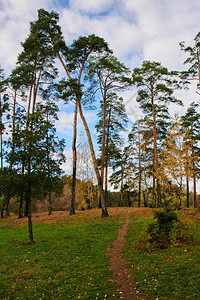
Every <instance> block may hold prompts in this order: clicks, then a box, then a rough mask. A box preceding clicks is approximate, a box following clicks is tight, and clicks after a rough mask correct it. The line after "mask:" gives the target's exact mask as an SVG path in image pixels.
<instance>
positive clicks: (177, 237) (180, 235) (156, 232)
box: [137, 206, 194, 252]
mask: <svg viewBox="0 0 200 300" xmlns="http://www.w3.org/2000/svg"><path fill="white" fill-rule="evenodd" d="M153 212H154V219H155V220H154V222H153V223H150V224H149V225H148V227H147V229H146V230H145V231H144V232H143V233H142V235H141V236H140V240H139V241H138V243H137V250H139V251H142V252H152V251H154V250H159V249H167V248H168V247H170V246H171V247H172V246H175V247H177V246H182V245H191V244H193V243H194V239H193V234H192V232H191V225H192V223H191V221H190V220H187V219H182V220H179V219H178V216H177V214H176V212H175V211H174V210H172V209H171V208H170V207H169V206H167V207H165V208H164V210H163V211H155V210H154V211H153Z"/></svg>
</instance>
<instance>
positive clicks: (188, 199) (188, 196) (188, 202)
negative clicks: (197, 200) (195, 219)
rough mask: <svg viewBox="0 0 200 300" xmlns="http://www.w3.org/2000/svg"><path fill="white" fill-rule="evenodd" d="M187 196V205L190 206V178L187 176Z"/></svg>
mask: <svg viewBox="0 0 200 300" xmlns="http://www.w3.org/2000/svg"><path fill="white" fill-rule="evenodd" d="M186 198H187V207H190V191H189V178H188V176H187V177H186Z"/></svg>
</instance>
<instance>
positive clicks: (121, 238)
mask: <svg viewBox="0 0 200 300" xmlns="http://www.w3.org/2000/svg"><path fill="white" fill-rule="evenodd" d="M129 222H130V219H129V218H128V217H126V221H125V223H124V225H123V226H122V227H121V228H120V229H119V231H118V236H117V239H116V240H115V241H114V242H113V247H112V248H109V249H108V252H109V254H110V255H111V259H110V261H109V268H110V269H111V271H112V277H113V280H114V283H115V287H116V290H117V292H118V293H119V294H120V299H125V300H131V299H136V300H142V299H144V298H141V297H139V296H138V295H137V294H138V291H137V289H136V288H135V286H134V283H133V282H134V280H133V277H132V274H131V273H130V271H129V270H128V269H127V267H126V261H125V259H124V258H122V247H123V246H124V244H125V235H126V233H127V231H128V224H129Z"/></svg>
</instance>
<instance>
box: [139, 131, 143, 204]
mask: <svg viewBox="0 0 200 300" xmlns="http://www.w3.org/2000/svg"><path fill="white" fill-rule="evenodd" d="M138 146H139V188H138V207H140V206H141V180H142V174H141V173H142V171H141V153H140V152H141V148H140V147H141V145H140V133H139V134H138Z"/></svg>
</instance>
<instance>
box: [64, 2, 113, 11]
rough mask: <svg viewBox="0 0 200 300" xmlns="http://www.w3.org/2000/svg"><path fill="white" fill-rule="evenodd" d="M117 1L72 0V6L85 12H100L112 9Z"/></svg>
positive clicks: (73, 8)
mask: <svg viewBox="0 0 200 300" xmlns="http://www.w3.org/2000/svg"><path fill="white" fill-rule="evenodd" d="M115 2H116V1H115V0H95V1H94V0H84V1H83V0H70V8H71V9H72V10H80V11H82V12H85V13H93V14H94V13H98V14H100V13H102V12H105V11H108V10H109V9H111V7H112V6H113V4H114V3H115Z"/></svg>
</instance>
